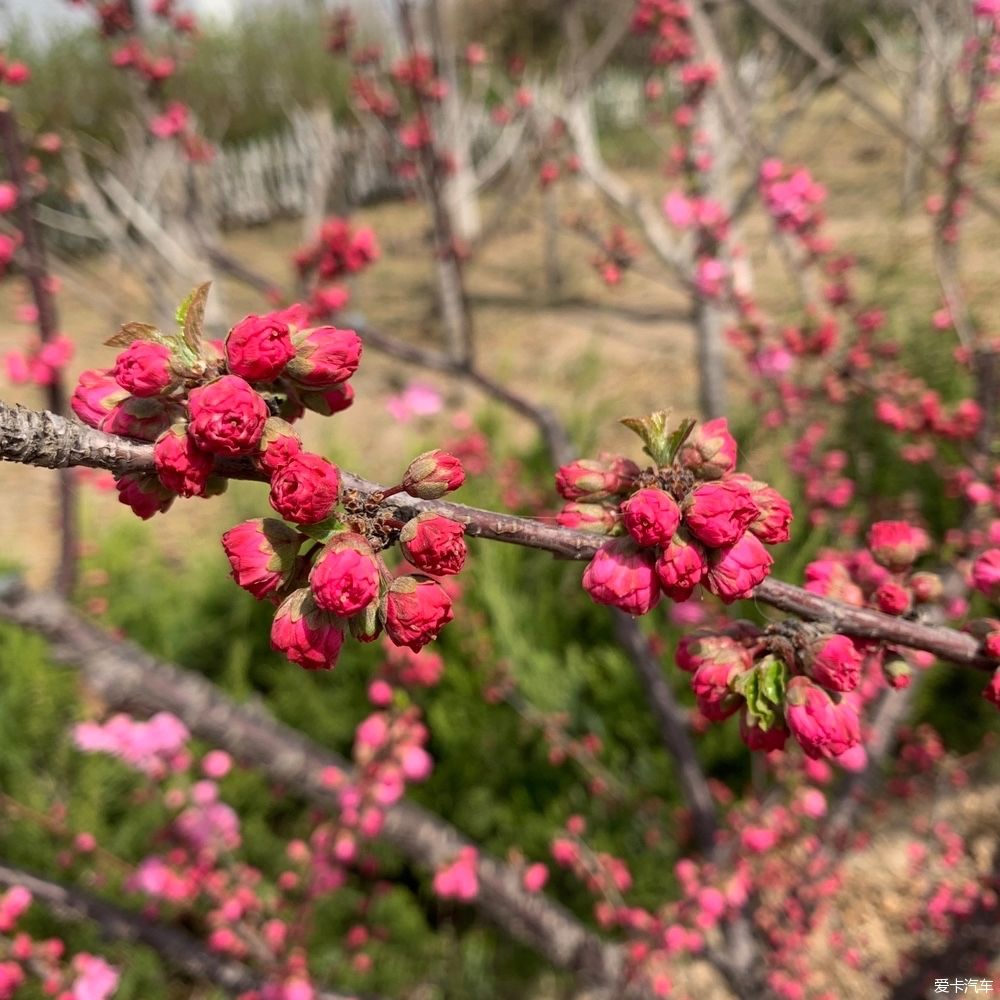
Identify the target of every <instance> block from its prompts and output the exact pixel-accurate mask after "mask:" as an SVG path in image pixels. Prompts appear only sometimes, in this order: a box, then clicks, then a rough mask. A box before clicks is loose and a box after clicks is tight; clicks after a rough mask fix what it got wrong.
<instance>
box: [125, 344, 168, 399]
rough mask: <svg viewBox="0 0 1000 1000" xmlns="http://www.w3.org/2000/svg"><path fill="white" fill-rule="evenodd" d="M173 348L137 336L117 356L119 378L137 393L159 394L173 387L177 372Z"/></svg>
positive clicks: (127, 388)
mask: <svg viewBox="0 0 1000 1000" xmlns="http://www.w3.org/2000/svg"><path fill="white" fill-rule="evenodd" d="M170 361H171V354H170V348H169V347H167V346H166V344H154V343H151V342H150V341H148V340H137V341H135V342H134V343H132V344H129V346H128V347H126V348H125V350H124V351H122V352H121V354H119V355H118V357H117V358H116V359H115V366H114V368H113V369H112V372H113V374H114V377H115V381H116V382H117V383H118V384H119V385H120V386H121V387H122V388H123V389H125V390H126V391H127V392H130V393H132V395H133V396H158V395H160V393H162V392H163V391H164V390H166V389H168V388H169V387H170V383H171V382H172V381H173V378H174V375H173V371H172V369H171V366H170Z"/></svg>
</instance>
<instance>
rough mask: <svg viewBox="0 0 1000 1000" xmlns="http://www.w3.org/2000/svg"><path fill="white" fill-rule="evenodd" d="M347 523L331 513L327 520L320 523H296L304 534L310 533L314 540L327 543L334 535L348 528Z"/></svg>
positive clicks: (309, 535)
mask: <svg viewBox="0 0 1000 1000" xmlns="http://www.w3.org/2000/svg"><path fill="white" fill-rule="evenodd" d="M346 527H347V526H346V525H345V524H344V523H343V522H342V521H341V520H340V519H339V518H338V517H337V516H336V515H331V516H330V517H328V518H327V519H326V520H325V521H320V522H319V523H318V524H299V525H296V528H297V529H298V531H300V532H301V533H302V534H303V535H308V537H309V538H312V539H313V540H314V541H317V542H322V543H323V544H324V545H326V543H327V542H329V541H330V539H331V538H333V536H334V535H339V534H340V533H341V532H342V531H344V530H345V529H346Z"/></svg>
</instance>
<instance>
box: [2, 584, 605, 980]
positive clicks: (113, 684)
mask: <svg viewBox="0 0 1000 1000" xmlns="http://www.w3.org/2000/svg"><path fill="white" fill-rule="evenodd" d="M0 618H2V619H4V620H6V621H10V622H13V623H14V624H16V625H20V626H22V627H23V628H27V629H31V630H32V631H34V632H37V633H39V634H40V635H42V636H44V637H45V638H46V639H47V640H48V641H49V642H50V644H51V653H52V656H53V658H54V659H56V660H57V661H58V662H61V663H65V664H68V665H70V666H73V667H76V668H77V669H79V670H80V671H81V672H82V673H83V675H84V677H85V679H86V681H87V684H88V685H89V686H90V687H92V688H93V689H94V690H95V691H96V692H97V693H98V694H99V695H100V696H101V698H103V699H104V700H105V701H106V702H107V703H108V704H109V705H110V706H112V707H113V708H116V709H119V710H123V711H129V712H134V713H137V714H141V715H152V714H154V713H156V712H161V711H166V712H171V713H173V714H174V715H176V716H177V717H178V718H180V719H181V720H183V722H184V723H185V725H186V726H187V727H188V729H189V730H190V731H191V732H192V733H193V734H194V735H195V736H197V737H199V738H200V739H203V740H205V741H206V742H207V743H210V744H211V745H212V746H216V747H220V748H221V749H224V750H226V751H227V752H229V753H230V754H232V756H233V757H234V758H235V759H237V760H239V761H241V762H242V763H243V764H244V765H246V766H248V767H252V768H255V769H256V770H258V771H260V772H261V773H262V774H263V775H265V776H266V777H267V779H268V780H269V781H271V782H273V783H274V784H275V785H280V786H281V787H282V788H285V789H287V790H289V791H290V792H292V793H294V794H297V795H301V796H302V797H303V798H304V799H306V800H307V801H308V802H310V803H311V804H313V805H315V806H317V807H318V808H321V809H323V810H324V811H326V812H328V813H332V814H336V813H337V812H338V803H337V797H336V794H335V793H334V792H332V791H331V790H330V789H329V787H328V786H327V785H326V784H325V783H324V781H323V776H324V772H325V771H326V770H327V769H328V768H331V767H333V768H337V769H338V770H339V771H343V772H344V773H346V774H350V773H351V771H352V767H351V765H350V764H349V763H348V762H347V761H346V760H344V759H343V758H342V757H340V756H338V755H337V754H335V753H332V752H330V751H329V750H327V749H325V748H324V747H320V746H318V745H317V744H316V743H314V742H312V741H311V740H309V739H308V738H307V737H305V736H303V735H302V734H301V733H299V732H297V731H296V730H294V729H292V728H291V727H289V726H285V725H283V724H282V723H280V722H278V721H277V720H275V719H274V718H273V717H272V716H270V715H269V714H268V713H267V712H266V710H264V709H263V708H262V707H257V706H249V705H239V704H237V703H236V702H234V701H233V700H232V699H230V698H229V697H228V696H227V695H226V694H224V693H223V692H222V691H220V690H219V689H218V688H216V687H215V686H214V685H213V684H211V683H210V682H209V681H206V680H204V679H203V678H201V677H199V676H197V675H196V674H192V673H189V672H187V671H184V670H181V669H180V668H178V667H176V666H173V665H172V664H169V663H165V662H163V661H161V660H157V659H156V658H155V657H153V656H150V655H149V654H148V653H146V652H145V651H143V650H142V649H140V648H139V647H138V646H135V645H134V644H132V643H129V642H124V641H122V640H119V639H115V638H113V637H111V636H110V635H108V634H107V633H105V632H104V631H103V630H102V629H100V628H98V627H96V626H94V625H92V624H90V623H89V622H87V621H86V620H85V619H84V618H83V617H82V616H81V615H80V614H78V613H77V612H76V611H74V610H73V609H72V608H71V607H70V606H69V605H68V604H67V603H66V602H65V601H63V600H61V599H60V598H59V597H57V596H55V595H52V594H30V593H28V592H26V591H25V590H24V589H22V588H21V587H20V586H19V585H18V583H17V582H16V581H11V580H10V579H8V581H7V583H6V585H3V586H0ZM380 838H381V839H382V840H384V841H385V842H386V843H388V844H389V845H391V846H392V847H394V848H395V849H396V850H398V851H399V852H400V853H401V854H403V855H404V856H405V857H407V858H409V859H410V860H411V861H413V862H415V863H416V864H418V865H421V866H422V867H424V868H426V869H429V870H435V869H437V868H439V867H441V866H442V865H444V864H446V863H448V862H450V861H451V860H453V859H454V857H455V856H456V855H457V854H458V852H459V851H460V850H461V849H462V848H463V847H466V846H469V841H468V840H466V838H464V837H463V836H462V835H461V834H460V833H459V832H458V831H457V830H456V829H455V828H454V827H452V826H450V825H449V824H448V823H446V822H445V821H444V820H442V819H440V818H439V817H437V816H435V815H434V814H433V813H430V812H427V811H426V810H425V809H422V808H421V807H420V806H417V805H413V804H412V803H409V802H405V801H403V802H400V803H397V804H396V805H394V806H392V807H391V808H390V809H389V810H388V812H387V813H386V817H385V825H384V826H383V829H382V832H381V834H380ZM477 875H478V879H479V885H480V892H479V895H478V897H477V899H476V905H477V906H478V907H479V908H480V910H481V911H482V912H483V914H484V915H485V916H487V917H488V918H490V919H491V920H492V921H493V922H494V923H495V924H497V926H499V927H500V928H502V929H503V930H504V931H506V932H507V933H508V934H510V935H511V937H513V938H515V939H516V940H518V941H520V942H521V943H522V944H525V945H526V946H528V947H529V948H532V949H534V950H535V951H536V952H538V953H539V954H540V955H542V956H543V957H544V958H545V959H546V960H548V961H549V962H551V963H552V964H553V965H554V966H556V967H557V968H560V969H565V970H568V971H570V972H574V973H576V974H578V975H580V976H581V978H582V979H584V980H585V981H589V982H591V983H595V984H598V985H602V986H613V985H615V984H617V983H619V980H620V978H621V975H622V970H623V964H624V963H623V955H622V953H621V951H620V949H619V948H618V947H617V946H614V945H610V944H608V943H606V942H604V941H602V940H601V939H600V938H599V937H597V936H596V935H594V934H592V933H591V932H590V931H588V930H586V929H585V928H584V927H583V926H581V925H580V923H578V921H577V920H576V919H575V918H574V917H573V915H572V914H571V913H570V912H569V911H568V910H566V909H565V908H564V907H562V906H560V905H559V904H558V903H555V902H553V901H552V900H550V899H548V898H546V897H545V896H543V895H540V894H531V893H528V892H526V891H525V890H524V888H523V887H522V885H521V878H520V874H519V873H518V872H517V871H516V870H515V869H513V868H511V867H510V866H509V865H506V864H504V863H502V862H501V861H499V860H497V859H496V858H493V857H490V856H489V855H487V854H485V853H483V852H480V854H479V861H478V864H477Z"/></svg>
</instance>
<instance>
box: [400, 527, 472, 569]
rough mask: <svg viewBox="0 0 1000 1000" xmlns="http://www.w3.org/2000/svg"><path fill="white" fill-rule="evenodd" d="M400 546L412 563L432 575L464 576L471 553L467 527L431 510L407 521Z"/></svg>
mask: <svg viewBox="0 0 1000 1000" xmlns="http://www.w3.org/2000/svg"><path fill="white" fill-rule="evenodd" d="M399 547H400V548H401V549H402V550H403V555H404V556H406V558H407V560H408V561H409V562H411V563H412V564H413V565H414V566H416V568H417V569H419V570H420V571H421V572H424V573H430V574H431V576H452V575H454V574H455V573H460V572H461V570H462V567H463V566H464V565H465V559H466V556H468V554H469V550H468V548H467V547H466V545H465V526H464V525H462V524H459V523H458V522H457V521H453V520H451V518H448V517H442V516H441V515H440V514H434V513H431V512H430V511H425V512H424V513H422V514H418V515H417V516H416V517H414V518H412V519H411V520H409V521H407V522H406V524H405V525H404V526H403V530H402V531H401V532H400V533H399Z"/></svg>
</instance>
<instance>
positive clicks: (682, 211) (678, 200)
mask: <svg viewBox="0 0 1000 1000" xmlns="http://www.w3.org/2000/svg"><path fill="white" fill-rule="evenodd" d="M663 214H664V215H665V216H666V217H667V218H668V219H669V220H670V224H671V225H672V226H676V227H677V228H678V229H687V228H689V227H690V226H693V225H694V222H695V208H694V203H693V202H692V200H691V199H690V198H688V197H687V196H686V195H683V194H681V192H680V191H671V192H670V194H668V195H667V196H666V197H665V198H664V199H663Z"/></svg>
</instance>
